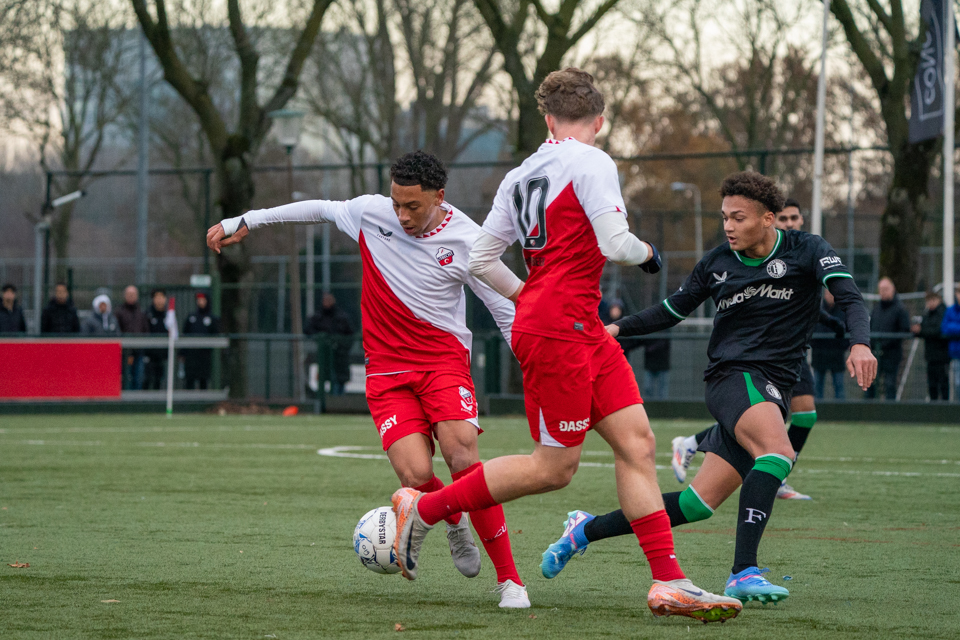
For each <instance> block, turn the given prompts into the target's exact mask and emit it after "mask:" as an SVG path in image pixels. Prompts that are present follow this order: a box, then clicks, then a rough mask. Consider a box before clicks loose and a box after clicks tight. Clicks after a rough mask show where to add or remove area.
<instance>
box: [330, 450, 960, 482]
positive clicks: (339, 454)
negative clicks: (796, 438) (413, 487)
mask: <svg viewBox="0 0 960 640" xmlns="http://www.w3.org/2000/svg"><path fill="white" fill-rule="evenodd" d="M368 449H373V447H363V446H339V447H326V448H323V449H318V450H317V454H318V455H321V456H326V457H330V458H357V459H362V460H386V459H387V456H386V455H384V454H382V453H358V452H359V451H365V450H368ZM434 460H437V461H442V459H441V458H434ZM580 466H581V467H592V468H601V469H612V468H614V465H613V464H612V463H609V462H581V463H580ZM667 469H670V467H665V466H661V465H657V470H658V471H666V470H667ZM798 472H802V473H837V474H843V475H870V476H903V477H908V478H912V477H919V476H933V477H936V478H960V473H923V472H918V471H857V470H852V469H841V470H836V469H798Z"/></svg>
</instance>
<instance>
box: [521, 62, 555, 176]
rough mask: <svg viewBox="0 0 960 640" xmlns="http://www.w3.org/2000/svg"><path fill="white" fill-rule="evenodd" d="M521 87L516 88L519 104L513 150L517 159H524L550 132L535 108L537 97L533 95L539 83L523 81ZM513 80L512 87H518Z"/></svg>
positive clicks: (538, 146) (537, 147)
mask: <svg viewBox="0 0 960 640" xmlns="http://www.w3.org/2000/svg"><path fill="white" fill-rule="evenodd" d="M523 84H524V85H530V86H525V87H523V88H522V89H520V88H518V89H517V104H518V106H519V111H520V114H519V117H518V118H517V148H516V149H515V150H514V153H513V155H514V158H516V159H517V160H518V161H522V160H525V159H526V158H527V156H529V155H530V154H532V153H534V152H535V151H536V150H537V149H539V148H540V145H541V144H543V141H544V140H546V139H547V136H548V135H550V132H549V131H547V123H546V122H545V121H544V119H543V116H542V115H540V111H539V110H538V109H537V98H536V96H535V95H534V92H535V91H536V88H537V87H538V86H540V85H539V83H537V84H535V85H534V84H532V83H528V82H524V83H523ZM519 86H520V85H518V84H517V82H516V80H514V87H519Z"/></svg>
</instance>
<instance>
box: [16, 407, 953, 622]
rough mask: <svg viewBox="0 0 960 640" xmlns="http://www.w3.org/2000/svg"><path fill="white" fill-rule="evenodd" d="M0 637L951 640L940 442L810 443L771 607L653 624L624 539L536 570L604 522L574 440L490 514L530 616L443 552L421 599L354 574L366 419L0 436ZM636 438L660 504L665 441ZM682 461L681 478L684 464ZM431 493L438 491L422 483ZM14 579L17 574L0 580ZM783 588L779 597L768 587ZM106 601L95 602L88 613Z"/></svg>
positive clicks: (379, 462)
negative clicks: (560, 467) (561, 457)
mask: <svg viewBox="0 0 960 640" xmlns="http://www.w3.org/2000/svg"><path fill="white" fill-rule="evenodd" d="M0 420H2V421H0V452H2V463H0V509H2V510H0V562H2V564H0V637H10V638H280V639H284V638H319V637H353V638H371V637H376V636H394V637H395V636H396V635H397V631H395V629H396V627H395V625H397V624H400V625H402V626H403V631H402V633H403V635H404V636H413V637H418V638H451V637H458V638H494V637H495V638H499V639H502V640H509V639H512V638H517V637H536V638H546V637H566V638H572V637H603V636H607V637H617V638H619V637H637V638H643V637H648V638H691V637H696V636H700V637H723V638H762V637H766V638H827V637H836V638H867V639H870V640H875V639H876V638H907V637H918V638H920V637H922V638H957V637H958V636H960V616H958V611H960V428H957V427H955V426H937V425H927V426H888V425H865V424H838V423H834V424H818V425H817V426H816V428H815V429H814V433H813V434H812V435H811V437H810V440H809V442H808V445H807V448H806V450H805V451H804V454H803V456H802V457H801V459H800V463H799V464H798V466H797V468H796V470H795V472H794V473H793V474H792V475H791V476H790V480H789V481H790V482H791V483H792V484H793V485H794V486H796V487H797V488H798V489H799V490H800V491H803V492H804V493H809V494H811V495H812V496H813V497H814V500H813V501H812V502H800V501H778V502H777V505H776V510H775V511H774V513H773V517H772V519H771V521H770V525H769V526H768V527H767V534H766V537H765V538H764V543H763V545H762V546H761V549H760V558H761V562H762V564H764V565H766V566H769V567H770V569H771V571H770V573H769V574H768V575H769V576H770V578H771V580H772V581H773V582H774V583H776V584H783V585H785V586H787V587H788V588H789V589H790V592H791V596H790V598H789V600H787V601H786V602H785V603H783V604H781V605H779V606H772V605H768V606H767V607H762V606H761V605H759V604H756V603H753V604H750V605H748V606H746V607H745V610H744V612H743V614H741V616H740V617H739V618H738V619H736V620H734V621H732V622H729V623H727V624H725V625H717V624H715V625H710V626H703V625H701V624H700V623H697V622H695V621H692V620H689V619H686V618H667V619H654V618H653V617H652V615H651V614H650V613H649V611H648V610H647V607H646V599H645V596H646V592H647V589H648V587H649V584H650V575H649V569H648V568H647V566H646V563H645V561H644V559H643V555H642V553H641V552H640V550H639V548H638V546H637V544H636V540H635V539H633V538H632V537H625V538H621V539H617V540H607V541H603V542H601V543H596V544H594V545H593V546H591V547H590V549H589V550H588V551H587V553H586V555H584V556H583V557H582V558H575V559H574V560H573V561H571V563H570V565H569V566H568V567H567V569H566V570H565V571H564V572H563V573H562V574H561V575H560V576H558V577H557V578H555V579H553V580H546V579H544V578H543V577H542V576H540V574H539V570H538V565H539V561H540V554H541V553H542V551H543V549H544V548H545V547H546V546H547V545H548V544H549V543H551V542H553V541H554V540H555V539H556V538H557V537H558V536H559V534H560V532H561V530H562V527H561V524H562V522H563V520H564V516H565V514H566V512H567V511H568V510H571V509H574V508H581V509H585V510H588V511H591V512H593V513H602V512H604V511H607V510H611V509H614V508H616V506H617V505H616V496H615V491H614V480H613V469H612V465H611V463H612V461H613V459H612V456H611V454H610V452H609V449H608V448H607V447H606V445H605V444H604V443H603V442H602V441H601V440H600V439H599V438H598V437H597V436H596V435H595V434H590V435H589V437H588V439H587V443H586V446H585V454H584V456H583V461H584V462H585V463H588V464H585V465H584V466H583V467H581V469H580V471H579V472H578V473H577V475H576V477H575V478H574V480H573V483H572V484H571V485H570V486H569V487H567V488H566V489H564V490H563V491H559V492H556V493H552V494H547V495H543V496H535V497H530V498H525V499H522V500H519V501H517V502H513V503H510V504H508V505H506V507H505V508H506V514H507V521H508V526H509V528H510V531H511V538H512V541H513V547H514V552H515V555H516V558H517V561H518V566H519V569H520V573H521V575H522V576H523V578H524V579H525V581H526V582H527V585H528V588H529V593H530V598H531V601H532V602H533V608H532V609H529V610H524V611H501V610H499V609H498V608H497V606H496V605H497V601H498V600H497V596H496V594H494V593H491V590H492V589H493V588H494V586H495V585H494V582H495V577H494V573H493V567H492V566H491V565H490V564H489V561H488V560H487V559H486V558H484V567H483V571H482V572H481V574H480V576H479V577H478V578H476V579H473V580H468V579H466V578H463V577H461V576H460V575H459V574H458V573H457V572H456V570H455V569H454V567H453V565H452V563H451V562H450V560H449V551H448V550H447V547H446V540H445V538H444V537H443V535H442V533H440V532H437V533H435V534H433V535H432V536H431V537H429V538H427V541H426V545H425V551H424V555H423V556H422V560H421V567H420V573H419V579H418V580H417V581H416V582H413V583H411V582H407V581H406V580H403V579H402V578H401V577H400V576H396V575H395V576H380V575H376V574H373V573H371V572H369V571H367V570H365V569H364V568H363V567H362V566H361V565H360V563H359V561H358V560H357V558H356V556H355V555H354V553H353V547H352V542H351V537H352V532H353V528H354V526H355V524H356V522H357V520H358V519H359V517H360V516H361V515H362V514H363V513H365V512H366V511H368V510H369V509H371V508H373V507H375V506H379V505H386V504H389V497H390V494H391V493H392V491H393V490H394V489H395V488H396V486H397V482H396V478H395V476H394V475H393V472H392V471H391V469H390V466H389V464H388V463H387V461H386V460H384V459H377V458H371V459H362V458H337V457H328V456H320V455H318V454H317V450H318V449H320V448H330V447H344V446H347V447H350V446H352V447H364V448H363V449H359V450H354V451H353V453H361V454H381V453H382V452H381V451H379V448H378V447H377V445H378V439H377V437H376V433H375V430H374V427H373V425H372V423H371V421H370V419H369V417H352V416H324V417H313V416H300V417H294V418H281V417H273V416H269V417H263V416H222V417H221V416H211V415H179V416H175V417H173V418H172V419H166V418H164V417H154V416H143V415H129V416H126V415H109V416H87V415H84V416H71V415H63V416H28V417H27V416H25V417H6V416H5V417H3V418H2V419H0ZM482 424H483V426H484V427H485V429H486V433H485V434H484V435H483V436H482V437H481V441H480V450H481V455H482V456H483V457H485V458H486V457H493V456H496V455H502V454H507V453H527V452H529V451H530V449H531V441H530V437H529V435H528V431H527V427H526V424H525V422H523V421H522V420H520V419H509V418H504V419H485V420H484V421H483V423H482ZM701 426H703V425H700V424H696V423H691V422H673V421H654V429H655V431H656V433H657V434H658V443H659V444H658V449H659V451H660V453H659V454H658V458H657V461H658V463H659V464H660V465H662V466H663V467H664V468H663V469H662V470H661V471H660V472H659V478H660V483H661V486H662V487H663V488H664V489H666V490H676V489H678V488H679V487H680V485H678V484H677V482H676V481H675V479H674V478H673V474H672V473H671V471H670V470H669V467H668V465H669V445H670V440H671V438H673V437H675V436H677V435H681V434H689V433H692V432H694V431H696V430H698V429H699V428H700V427H701ZM698 463H699V459H698V460H696V461H695V462H694V465H696V464H698ZM437 470H438V475H439V476H440V477H441V478H443V479H444V480H447V479H448V478H449V474H448V473H447V472H446V470H445V469H443V468H442V465H441V464H440V463H438V464H437ZM736 498H737V496H736V495H735V496H734V497H733V498H731V500H730V501H728V502H727V504H724V505H723V506H722V507H720V509H718V510H717V513H716V515H715V516H714V517H713V518H712V519H710V520H707V521H705V522H702V523H698V524H696V525H689V526H685V527H682V528H681V529H680V530H679V531H677V532H676V536H675V539H676V547H677V553H678V556H679V558H680V561H681V564H682V566H683V567H684V569H685V570H686V572H687V574H688V576H690V577H691V578H692V579H693V580H694V582H695V583H696V584H698V585H699V586H701V587H704V588H708V589H711V590H714V591H720V590H722V589H723V584H724V581H725V579H726V577H727V575H728V573H729V570H730V565H731V563H732V554H733V534H734V527H735V519H736ZM17 561H19V562H21V563H29V564H30V566H29V568H20V569H17V568H12V567H9V566H7V565H8V564H12V563H14V562H17ZM786 575H789V576H792V579H791V580H789V581H785V580H784V576H786ZM114 600H116V601H118V602H104V601H114Z"/></svg>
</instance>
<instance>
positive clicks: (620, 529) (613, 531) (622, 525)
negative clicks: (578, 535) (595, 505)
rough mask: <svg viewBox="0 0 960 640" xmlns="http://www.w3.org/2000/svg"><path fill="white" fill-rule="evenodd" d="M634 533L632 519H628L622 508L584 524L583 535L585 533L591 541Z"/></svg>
mask: <svg viewBox="0 0 960 640" xmlns="http://www.w3.org/2000/svg"><path fill="white" fill-rule="evenodd" d="M632 534H633V527H631V526H630V521H629V520H627V517H626V516H625V515H623V510H622V509H617V510H616V511H611V512H610V513H605V514H603V515H602V516H597V517H596V518H594V519H593V520H591V521H590V522H588V523H587V524H585V525H583V535H585V536H586V537H587V540H588V541H590V542H596V541H597V540H603V539H604V538H615V537H617V536H629V535H632Z"/></svg>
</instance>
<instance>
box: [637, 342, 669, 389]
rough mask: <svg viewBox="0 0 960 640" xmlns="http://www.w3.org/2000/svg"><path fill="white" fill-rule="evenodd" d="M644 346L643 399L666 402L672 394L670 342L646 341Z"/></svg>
mask: <svg viewBox="0 0 960 640" xmlns="http://www.w3.org/2000/svg"><path fill="white" fill-rule="evenodd" d="M642 345H643V350H644V358H643V397H644V398H651V399H655V400H666V399H667V395H668V394H669V393H670V340H669V339H667V338H656V339H654V340H644V341H643V343H642Z"/></svg>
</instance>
